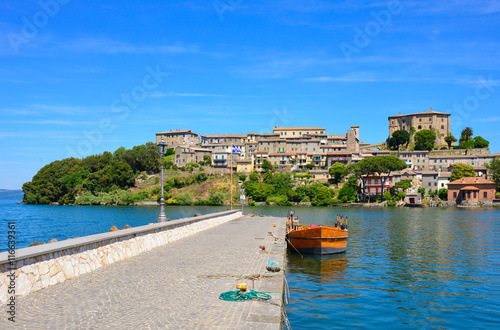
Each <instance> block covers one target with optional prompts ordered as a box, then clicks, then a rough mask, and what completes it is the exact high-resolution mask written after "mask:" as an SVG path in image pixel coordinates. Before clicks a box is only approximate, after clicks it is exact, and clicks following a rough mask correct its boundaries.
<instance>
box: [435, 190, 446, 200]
mask: <svg viewBox="0 0 500 330" xmlns="http://www.w3.org/2000/svg"><path fill="white" fill-rule="evenodd" d="M437 195H438V197H439V199H441V200H443V201H446V200H448V189H446V188H441V189H439V190H438V192H437Z"/></svg>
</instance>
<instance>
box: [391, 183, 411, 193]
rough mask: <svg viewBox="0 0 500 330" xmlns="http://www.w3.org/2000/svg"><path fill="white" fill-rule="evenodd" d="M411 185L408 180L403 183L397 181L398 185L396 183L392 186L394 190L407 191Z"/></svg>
mask: <svg viewBox="0 0 500 330" xmlns="http://www.w3.org/2000/svg"><path fill="white" fill-rule="evenodd" d="M411 185H412V183H411V181H410V180H403V181H399V182H398V183H396V184H395V185H394V188H401V189H403V191H404V190H407V189H409V188H410V187H411Z"/></svg>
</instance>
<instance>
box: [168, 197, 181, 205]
mask: <svg viewBox="0 0 500 330" xmlns="http://www.w3.org/2000/svg"><path fill="white" fill-rule="evenodd" d="M177 204H178V203H177V200H175V199H173V198H169V199H167V200H166V201H165V205H177Z"/></svg>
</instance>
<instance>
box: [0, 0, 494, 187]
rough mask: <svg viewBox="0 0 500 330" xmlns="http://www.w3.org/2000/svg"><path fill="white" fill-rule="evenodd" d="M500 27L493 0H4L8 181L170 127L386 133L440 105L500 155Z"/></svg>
mask: <svg viewBox="0 0 500 330" xmlns="http://www.w3.org/2000/svg"><path fill="white" fill-rule="evenodd" d="M44 8H45V9H44ZM495 31H496V32H495ZM498 31H500V1H491V0H484V1H480V2H473V1H399V2H398V1H311V0H302V1H295V0H288V1H247V0H216V1H213V0H207V1H182V2H175V3H167V2H166V1H153V0H145V1H141V2H139V1H134V2H132V1H127V2H125V3H124V1H113V0H103V1H93V0H87V1H77V0H42V1H40V2H37V1H7V2H2V3H1V4H0V87H1V88H0V113H1V117H0V127H1V128H0V153H1V158H0V188H9V189H16V188H20V187H21V185H22V184H23V183H24V182H26V181H30V180H31V178H32V177H33V175H34V174H36V172H37V171H38V169H39V168H41V167H42V166H44V165H45V164H48V163H50V162H52V161H54V160H58V159H63V158H65V157H69V156H76V157H85V156H87V155H89V154H96V153H101V152H103V151H106V150H109V151H114V150H115V149H117V148H118V147H120V146H125V147H127V148H131V147H132V146H134V145H138V144H142V143H145V142H147V141H152V140H154V133H156V132H159V131H165V130H170V129H176V128H179V129H192V130H193V131H194V132H197V133H200V134H214V133H226V132H229V133H247V132H269V131H272V127H273V126H276V125H277V126H322V127H325V128H326V129H327V132H328V133H331V134H344V133H345V131H346V130H347V129H349V128H350V126H352V125H359V126H360V135H361V140H363V141H365V142H368V143H377V142H382V141H384V140H385V139H386V138H387V136H388V120H387V117H388V116H390V115H395V114H398V113H399V112H401V113H413V112H420V111H424V110H429V109H430V107H432V108H433V109H434V110H436V111H443V112H448V113H451V114H452V133H453V134H454V135H455V136H456V137H458V136H459V135H460V131H461V130H462V129H463V128H464V127H465V126H471V127H472V128H473V130H474V133H475V135H481V136H482V137H484V138H485V139H487V140H489V141H490V149H491V151H492V152H493V153H495V152H500V143H499V137H500V135H499V134H500V130H499V128H500V113H499V111H498V108H499V105H500V65H499V64H500V34H499V33H498Z"/></svg>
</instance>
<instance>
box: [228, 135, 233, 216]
mask: <svg viewBox="0 0 500 330" xmlns="http://www.w3.org/2000/svg"><path fill="white" fill-rule="evenodd" d="M229 166H230V167H229V173H230V174H229V175H230V179H229V190H231V210H232V209H233V145H232V144H231V161H230V162H229Z"/></svg>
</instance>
